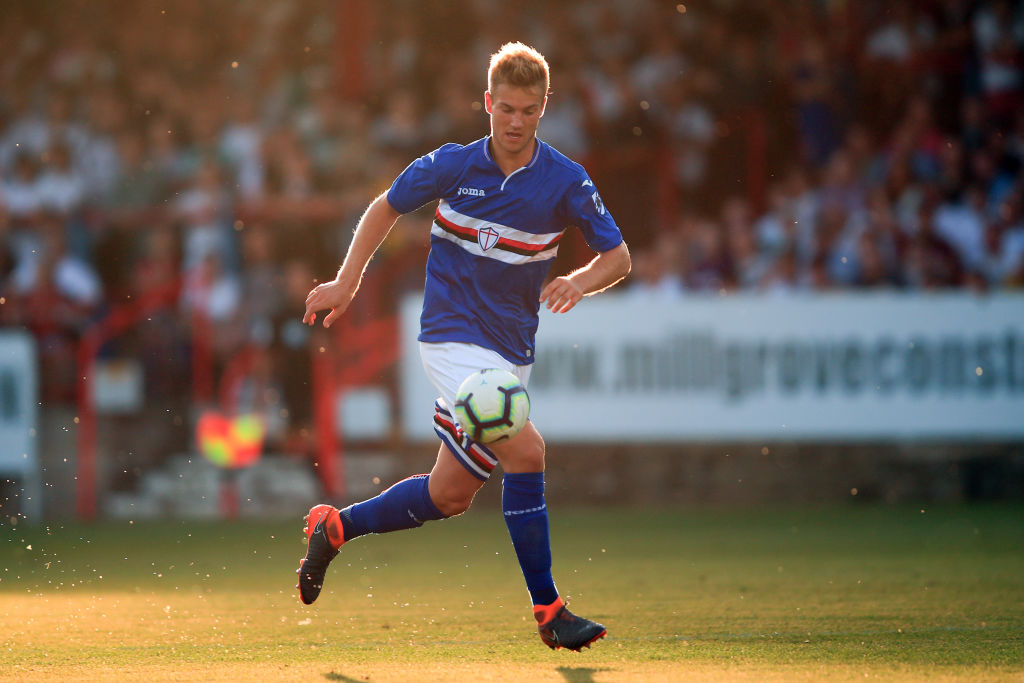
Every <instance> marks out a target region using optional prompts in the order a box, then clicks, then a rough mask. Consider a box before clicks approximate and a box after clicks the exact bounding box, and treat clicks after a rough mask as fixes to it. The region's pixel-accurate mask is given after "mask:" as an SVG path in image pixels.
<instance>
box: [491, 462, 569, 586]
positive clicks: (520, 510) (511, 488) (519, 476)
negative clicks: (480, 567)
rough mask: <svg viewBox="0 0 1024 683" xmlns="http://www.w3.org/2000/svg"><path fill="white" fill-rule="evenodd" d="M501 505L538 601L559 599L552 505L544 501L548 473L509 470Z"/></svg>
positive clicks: (526, 576) (524, 574) (527, 581)
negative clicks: (554, 572) (550, 515)
mask: <svg viewBox="0 0 1024 683" xmlns="http://www.w3.org/2000/svg"><path fill="white" fill-rule="evenodd" d="M501 509H502V512H504V513H505V526H507V527H508V533H509V536H511V537H512V547H514V548H515V549H516V557H518V558H519V567H520V568H521V569H522V570H523V578H525V579H526V588H527V589H528V590H529V591H530V599H532V600H533V604H534V605H550V604H551V603H553V602H554V601H555V600H557V599H558V591H557V590H556V589H555V580H554V579H553V578H551V537H550V534H549V532H548V506H547V505H546V504H545V503H544V473H543V472H520V473H516V474H508V473H506V474H505V479H504V481H503V482H502V489H501Z"/></svg>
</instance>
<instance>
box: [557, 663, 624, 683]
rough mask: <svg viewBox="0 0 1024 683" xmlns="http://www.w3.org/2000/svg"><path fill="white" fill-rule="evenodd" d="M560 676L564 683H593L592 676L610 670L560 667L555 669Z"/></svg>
mask: <svg viewBox="0 0 1024 683" xmlns="http://www.w3.org/2000/svg"><path fill="white" fill-rule="evenodd" d="M555 671H557V672H558V673H560V674H562V677H563V678H564V679H565V683H594V674H596V673H600V672H602V671H611V669H592V668H590V667H586V666H560V667H558V668H557V669H555Z"/></svg>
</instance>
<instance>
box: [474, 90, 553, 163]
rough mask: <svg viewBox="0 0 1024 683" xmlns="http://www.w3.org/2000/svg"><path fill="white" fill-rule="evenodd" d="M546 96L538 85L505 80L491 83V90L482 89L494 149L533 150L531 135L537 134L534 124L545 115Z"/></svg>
mask: <svg viewBox="0 0 1024 683" xmlns="http://www.w3.org/2000/svg"><path fill="white" fill-rule="evenodd" d="M547 99H548V98H547V97H545V96H544V93H542V92H541V89H540V88H520V87H518V86H514V85H508V84H505V83H501V84H499V85H496V86H494V91H493V92H490V91H489V92H486V93H484V101H485V103H486V104H487V113H489V114H490V115H491V142H492V143H493V144H494V146H495V148H496V149H495V152H496V153H504V154H506V155H510V156H512V157H518V156H527V155H530V154H532V153H533V138H534V137H535V136H536V135H537V124H539V123H540V117H541V116H543V115H544V105H545V104H547Z"/></svg>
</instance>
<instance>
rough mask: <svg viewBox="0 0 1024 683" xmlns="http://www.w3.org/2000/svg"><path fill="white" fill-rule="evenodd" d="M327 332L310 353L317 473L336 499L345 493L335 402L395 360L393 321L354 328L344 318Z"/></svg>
mask: <svg viewBox="0 0 1024 683" xmlns="http://www.w3.org/2000/svg"><path fill="white" fill-rule="evenodd" d="M332 332H333V334H331V337H330V341H329V342H328V344H327V345H325V346H323V347H321V346H318V345H314V346H313V348H312V349H311V352H312V353H313V363H312V367H313V377H312V384H313V396H314V400H315V404H314V419H315V421H316V435H317V451H318V452H317V470H318V472H319V473H320V479H321V482H322V484H323V487H324V493H325V494H326V495H327V497H328V498H329V499H332V500H340V499H342V498H344V496H345V495H346V493H347V485H346V484H347V482H346V481H345V444H344V435H343V434H341V429H340V428H339V425H338V424H337V419H336V415H337V411H336V410H335V401H336V400H337V398H338V397H339V396H340V395H342V394H343V393H344V392H345V391H347V390H349V389H353V388H356V387H358V386H362V385H365V384H367V383H369V382H370V381H371V380H373V379H374V378H375V377H378V376H379V375H380V373H381V372H382V371H384V370H386V369H387V368H388V367H390V366H391V365H393V364H394V363H395V361H396V360H398V355H399V343H398V319H397V317H394V316H392V317H389V318H381V319H377V320H371V321H369V322H366V323H362V324H360V325H358V326H355V325H353V324H352V323H351V322H350V321H349V317H348V316H345V317H343V318H342V320H341V321H339V323H338V324H336V325H335V327H334V328H333V329H332ZM331 347H333V349H332V348H331ZM339 437H340V438H339Z"/></svg>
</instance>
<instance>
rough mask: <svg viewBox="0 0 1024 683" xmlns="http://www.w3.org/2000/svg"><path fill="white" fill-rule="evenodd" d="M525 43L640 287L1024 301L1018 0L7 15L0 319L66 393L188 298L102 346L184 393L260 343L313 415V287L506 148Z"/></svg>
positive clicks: (251, 393)
mask: <svg viewBox="0 0 1024 683" xmlns="http://www.w3.org/2000/svg"><path fill="white" fill-rule="evenodd" d="M508 40H523V41H524V42H527V43H530V44H533V45H535V46H537V47H538V48H539V49H540V50H541V51H542V52H544V53H545V54H546V56H547V57H548V59H549V61H550V62H551V65H552V92H551V99H550V103H549V106H548V110H547V112H546V115H545V116H544V119H543V121H542V122H541V128H540V136H541V137H542V138H543V139H545V140H547V141H548V142H550V143H552V144H553V145H555V146H556V147H558V148H559V149H561V150H562V151H564V152H565V153H567V154H568V155H570V156H572V157H574V158H576V159H577V160H579V161H581V162H583V163H584V164H585V165H586V166H587V168H588V170H590V172H591V175H592V176H593V177H594V179H595V181H596V183H597V186H598V187H599V188H600V190H601V193H602V196H603V198H604V201H605V204H606V205H607V206H609V208H610V209H611V211H612V213H613V214H614V215H615V217H616V219H617V220H618V222H619V224H620V225H621V226H622V228H623V231H624V233H625V235H626V239H627V241H628V242H629V243H630V245H631V248H632V250H633V253H634V272H633V275H632V276H631V277H630V281H629V283H628V284H627V287H628V289H629V291H631V292H632V293H635V294H637V295H643V296H659V297H665V298H666V300H668V299H672V298H679V297H684V296H687V295H690V294H691V293H701V292H713V293H719V292H723V291H725V292H731V291H767V292H773V293H787V292H798V291H808V290H812V291H822V290H831V289H845V288H877V287H886V288H893V289H901V290H931V289H938V288H951V287H952V288H962V287H970V288H976V289H978V290H990V289H1002V288H1009V287H1020V286H1022V285H1024V4H1022V3H1020V2H1011V1H1009V0H915V1H909V2H899V3H890V2H885V1H883V0H865V1H862V2H859V3H848V2H841V1H839V0H817V1H807V2H786V3H780V2H777V1H775V0H749V1H745V2H733V1H731V0H720V1H717V2H702V3H699V4H694V5H693V6H690V5H685V4H675V3H666V2H662V1H660V0H618V1H608V2H588V1H585V0H566V1H564V2H558V3H546V2H541V1H539V0H526V1H524V2H519V3H502V2H498V1H497V0H429V1H426V0H381V1H378V2H375V1H373V0H252V1H248V2H233V1H229V0H179V1H178V2H175V3H166V6H165V7H162V6H161V5H160V3H150V2H141V3H133V2H108V3H102V4H99V5H97V4H96V3H91V2H88V1H87V0H54V1H53V2H48V3H35V4H32V3H9V4H8V5H6V6H5V7H4V10H3V20H2V21H0V324H3V325H5V326H20V327H24V328H27V329H29V330H30V331H31V332H32V333H33V334H35V335H36V336H37V338H38V339H39V340H40V349H41V353H42V355H43V368H44V393H45V394H46V395H47V397H48V398H49V399H51V400H61V399H64V400H71V398H73V390H74V377H75V364H74V363H75V359H74V349H75V346H76V343H77V341H78V339H79V337H80V335H81V333H82V332H83V330H85V329H87V328H89V327H90V326H92V325H95V324H96V323H97V321H99V320H101V319H102V318H103V317H104V316H105V315H106V314H107V313H109V312H110V311H113V310H116V309H118V308H120V307H124V306H125V305H128V304H130V303H131V302H139V301H145V300H147V298H150V297H153V296H155V295H156V293H159V292H163V291H168V290H171V291H173V292H175V304H174V305H173V306H170V307H168V308H165V309H162V310H160V311H156V312H154V313H153V314H152V315H147V316H146V320H145V324H140V325H138V326H136V327H135V328H134V329H133V330H132V332H131V333H130V334H128V335H122V337H120V338H119V339H118V340H116V341H113V342H111V343H110V344H109V345H108V346H107V347H105V349H106V351H105V352H106V353H112V354H116V353H125V352H126V351H128V350H130V352H131V353H132V354H133V355H134V356H135V357H137V358H140V359H141V360H142V362H143V364H144V365H145V372H146V382H147V387H148V390H149V391H150V392H154V393H155V394H167V395H171V394H179V393H187V390H188V389H187V382H188V377H189V375H188V372H187V368H188V366H189V354H190V353H194V352H195V349H194V348H193V347H194V335H192V334H191V331H192V329H193V327H192V326H193V325H194V324H195V320H196V318H197V316H199V317H201V318H202V319H203V320H204V322H208V324H210V325H212V330H213V334H212V335H210V336H209V342H210V344H211V346H212V354H213V357H214V362H215V365H216V366H217V367H218V368H221V369H223V367H224V366H225V365H226V364H227V363H229V362H230V359H231V358H232V357H233V356H234V355H235V354H236V353H237V351H238V350H239V349H240V348H242V347H247V348H252V349H255V350H256V353H255V355H254V356H252V357H253V358H255V360H254V361H253V364H252V368H251V373H250V375H251V379H250V381H249V384H247V385H246V387H244V388H243V391H242V394H243V396H245V397H248V398H247V399H246V400H248V401H250V402H252V403H256V404H266V405H267V406H270V409H269V412H271V413H273V414H275V415H278V416H280V415H284V416H286V417H287V418H288V419H285V420H284V423H285V424H286V425H287V424H291V425H292V427H295V426H296V425H298V426H299V427H301V428H304V426H308V421H309V412H310V411H309V400H310V399H309V379H308V363H309V360H308V358H309V354H308V346H309V335H310V334H311V332H310V330H309V329H308V328H306V327H304V326H302V325H301V324H300V322H299V318H300V316H301V312H302V308H303V301H304V299H305V294H306V292H307V291H308V289H309V288H310V286H311V285H312V283H313V282H314V281H315V279H317V278H319V279H326V278H329V277H331V276H332V275H333V272H334V270H335V268H336V267H337V264H338V263H339V262H340V259H341V258H342V256H343V254H344V250H345V248H346V246H347V243H348V240H349V239H350V236H351V231H352V228H353V226H354V224H355V221H356V220H357V218H358V216H359V212H360V211H361V210H362V209H363V208H365V206H366V204H367V203H368V201H369V200H370V199H372V198H373V197H374V196H375V195H376V194H377V193H379V192H381V191H383V190H384V189H386V188H387V186H388V184H389V183H390V182H391V180H392V179H393V178H394V176H395V175H396V174H397V173H398V172H399V171H400V170H401V169H402V168H403V167H404V166H405V165H406V164H407V163H408V162H409V161H410V160H411V159H412V158H414V157H416V156H418V155H421V154H423V153H425V152H427V151H429V150H431V149H434V148H435V147H437V146H438V145H440V144H442V143H443V142H447V141H455V142H462V143H467V142H470V141H472V140H475V139H477V138H479V137H481V136H482V135H484V134H485V133H486V132H487V119H486V115H485V113H484V112H483V107H482V92H483V90H484V89H485V87H486V83H485V78H484V76H485V66H486V63H487V59H488V57H489V55H490V53H491V52H493V51H494V50H495V49H496V48H497V47H498V46H499V45H501V44H502V43H503V42H505V41H508ZM427 235H428V230H427V224H426V222H425V221H420V222H416V221H403V222H402V223H401V224H400V228H399V229H397V230H396V231H395V232H394V233H393V235H392V237H391V238H390V239H389V240H388V242H387V243H386V244H385V248H384V249H383V252H382V253H381V254H380V255H379V256H378V258H377V259H376V260H375V262H374V264H373V269H374V270H375V271H377V272H378V273H379V274H381V276H382V278H381V282H382V283H383V284H381V285H380V286H378V287H377V288H376V289H373V290H371V291H370V292H368V293H367V294H365V295H362V296H361V297H360V298H359V299H357V306H361V307H362V310H363V311H364V312H368V313H370V314H375V313H379V312H381V311H388V310H392V309H393V306H394V303H395V301H397V299H398V298H399V297H400V295H401V294H402V293H404V292H406V291H409V290H413V289H416V288H417V287H420V286H421V285H422V268H421V265H422V263H423V260H424V257H425V253H426V248H427ZM564 251H565V252H566V253H565V254H563V255H562V257H561V258H563V260H565V261H568V262H569V263H570V264H572V263H573V262H577V261H579V260H580V259H583V258H585V257H586V251H585V249H582V248H581V247H580V245H579V244H576V245H575V247H574V246H573V244H572V243H571V242H570V243H569V244H567V247H566V248H565V250H564ZM204 329H205V328H204ZM278 407H281V408H280V410H278V409H277V408H278ZM287 429H288V427H287V426H284V427H282V430H287Z"/></svg>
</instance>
